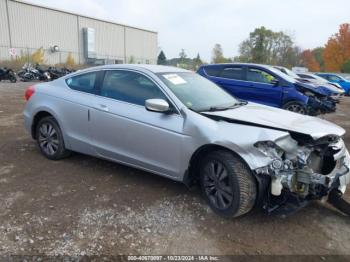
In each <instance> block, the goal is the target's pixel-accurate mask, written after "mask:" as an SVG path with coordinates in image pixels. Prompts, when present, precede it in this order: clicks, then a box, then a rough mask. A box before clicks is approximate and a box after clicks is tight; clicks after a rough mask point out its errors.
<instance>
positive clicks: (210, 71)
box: [203, 66, 222, 77]
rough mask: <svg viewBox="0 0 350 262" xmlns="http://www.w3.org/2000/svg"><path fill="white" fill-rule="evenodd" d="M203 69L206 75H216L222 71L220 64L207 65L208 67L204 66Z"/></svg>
mask: <svg viewBox="0 0 350 262" xmlns="http://www.w3.org/2000/svg"><path fill="white" fill-rule="evenodd" d="M203 69H204V72H205V73H206V74H207V75H208V76H214V77H218V76H219V75H220V74H221V71H222V68H221V67H220V66H208V67H204V68H203Z"/></svg>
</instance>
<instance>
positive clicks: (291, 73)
mask: <svg viewBox="0 0 350 262" xmlns="http://www.w3.org/2000/svg"><path fill="white" fill-rule="evenodd" d="M283 69H284V70H285V71H286V72H287V74H288V75H289V76H291V77H294V78H300V77H299V76H298V75H297V74H296V73H294V72H293V71H292V70H289V69H288V68H286V67H284V68H283Z"/></svg>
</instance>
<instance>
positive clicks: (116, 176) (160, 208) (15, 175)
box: [0, 83, 350, 255]
mask: <svg viewBox="0 0 350 262" xmlns="http://www.w3.org/2000/svg"><path fill="white" fill-rule="evenodd" d="M28 85H29V84H28V83H18V84H10V83H0V221H1V223H0V255H5V254H19V255H21V254H22V255H24V254H26V255H28V254H32V255H34V254H45V255H62V254H65V255H98V254H105V255H117V254H217V255H218V254H319V255H327V254H350V249H349V247H350V219H349V218H348V217H345V216H343V215H342V214H340V213H338V212H337V211H335V210H333V209H331V208H330V207H329V206H328V205H327V204H324V203H319V202H316V203H313V204H311V205H310V206H309V207H307V208H305V209H303V210H301V211H300V212H298V213H296V214H294V215H293V216H290V217H287V218H280V217H276V216H267V215H265V214H263V213H261V212H257V211H256V212H253V213H250V214H248V215H246V216H244V217H242V218H239V219H223V218H220V217H218V216H216V215H215V214H213V213H212V212H211V211H210V210H209V208H207V205H206V204H205V203H204V201H203V200H202V199H201V197H200V193H199V190H198V189H194V190H191V191H189V190H188V189H187V188H186V187H185V186H184V185H182V184H180V183H175V182H172V181H170V180H167V179H163V178H161V177H157V176H155V175H151V174H149V173H146V172H142V171H138V170H135V169H133V168H129V167H125V166H122V165H118V164H114V163H110V162H107V161H103V160H100V159H95V158H91V157H88V156H84V155H79V154H75V155H74V156H72V157H71V158H68V159H65V160H63V161H58V162H53V161H49V160H47V159H45V158H44V157H42V156H41V154H40V153H39V151H38V149H37V147H36V144H35V142H34V141H33V140H32V139H31V138H30V136H29V135H28V134H27V133H26V132H25V130H24V127H23V124H22V122H23V120H22V111H23V106H24V103H25V102H24V99H23V94H24V89H25V87H27V86H28ZM349 109H350V98H345V99H344V101H343V102H342V103H341V104H340V106H339V110H338V112H337V113H336V114H332V115H328V116H325V118H326V119H329V120H331V121H334V122H336V123H338V124H339V125H341V126H343V127H344V128H346V129H348V131H349V132H348V134H347V135H346V137H345V140H346V143H347V145H348V147H350V115H349ZM346 197H347V199H348V200H349V201H350V194H349V193H348V194H347V196H346Z"/></svg>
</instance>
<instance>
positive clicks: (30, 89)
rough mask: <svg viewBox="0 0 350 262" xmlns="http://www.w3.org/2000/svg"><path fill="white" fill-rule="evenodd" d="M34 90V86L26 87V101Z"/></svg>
mask: <svg viewBox="0 0 350 262" xmlns="http://www.w3.org/2000/svg"><path fill="white" fill-rule="evenodd" d="M34 92H35V88H34V86H30V87H28V88H27V90H26V92H25V94H24V97H25V99H26V101H28V100H29V99H30V98H31V96H32V95H33V94H34Z"/></svg>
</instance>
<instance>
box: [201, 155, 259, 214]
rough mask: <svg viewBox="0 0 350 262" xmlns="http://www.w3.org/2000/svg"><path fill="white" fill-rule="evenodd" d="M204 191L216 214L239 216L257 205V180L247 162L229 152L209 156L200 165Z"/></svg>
mask: <svg viewBox="0 0 350 262" xmlns="http://www.w3.org/2000/svg"><path fill="white" fill-rule="evenodd" d="M200 182H201V188H202V193H203V195H204V198H205V199H206V201H207V203H208V204H209V206H210V207H211V208H212V209H213V211H214V212H215V213H217V214H218V215H221V216H224V217H238V216H241V215H244V214H245V213H248V212H249V211H250V210H251V209H252V208H253V207H254V205H255V201H256V195H257V185H256V181H255V179H254V177H253V175H252V173H251V170H250V169H249V168H248V167H247V165H246V164H245V163H244V162H243V161H242V160H241V159H240V158H238V157H237V156H235V155H234V154H232V153H231V152H229V151H225V150H218V151H214V152H212V153H210V154H209V155H207V156H206V157H205V158H204V159H203V161H202V162H201V165H200Z"/></svg>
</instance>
